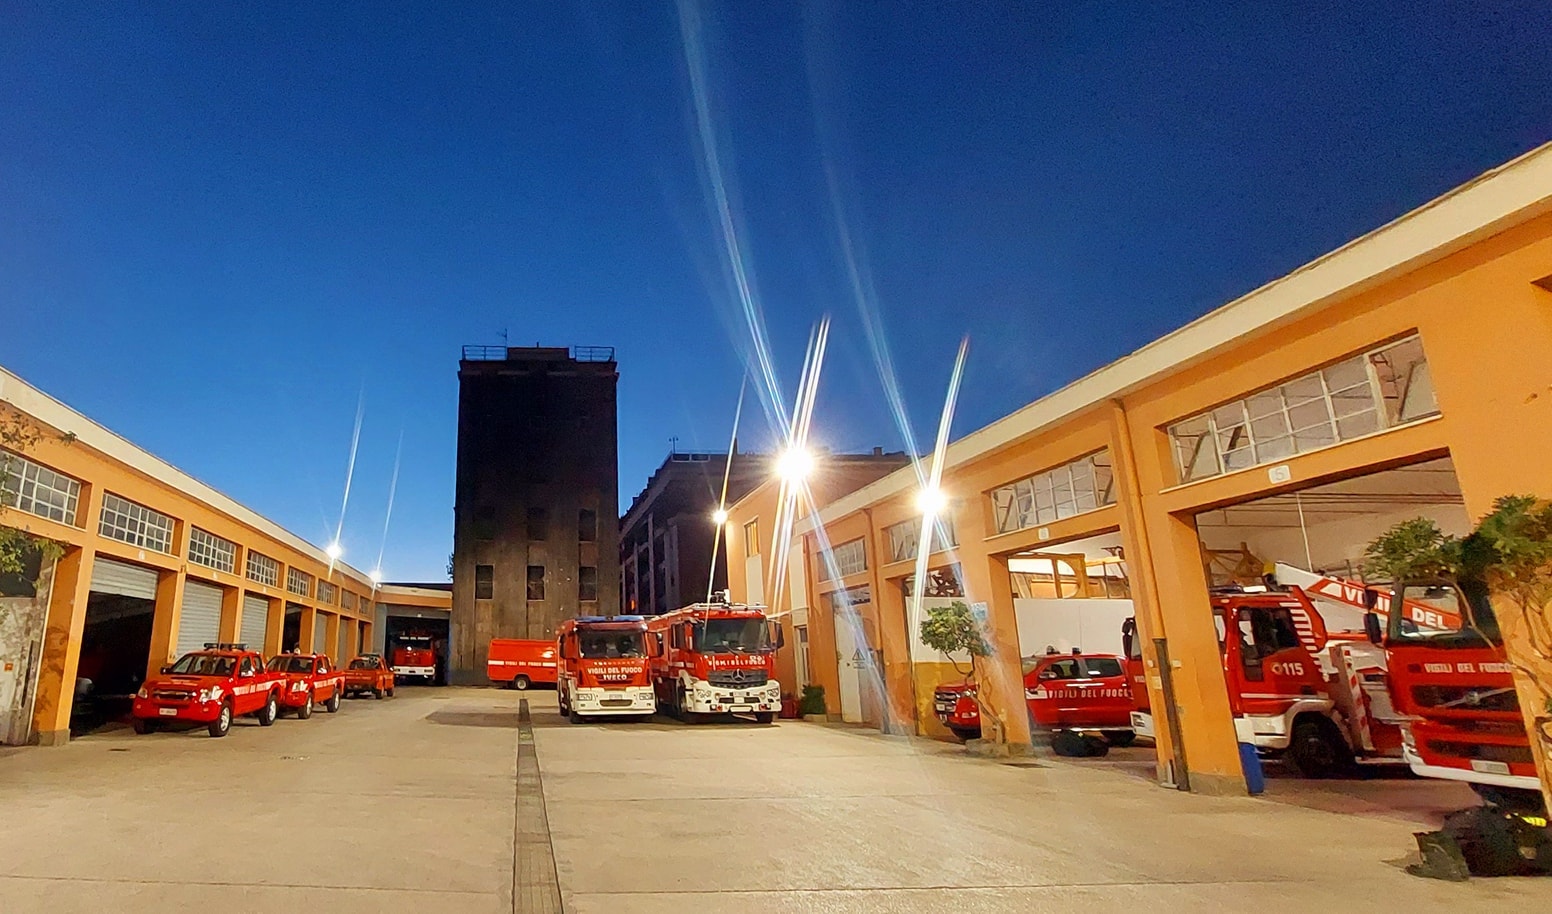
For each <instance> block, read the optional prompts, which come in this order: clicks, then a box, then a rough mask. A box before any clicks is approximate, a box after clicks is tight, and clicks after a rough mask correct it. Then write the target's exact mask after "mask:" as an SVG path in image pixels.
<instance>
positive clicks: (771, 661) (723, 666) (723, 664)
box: [691, 654, 776, 679]
mask: <svg viewBox="0 0 1552 914" xmlns="http://www.w3.org/2000/svg"><path fill="white" fill-rule="evenodd" d="M712 670H717V671H719V672H721V671H724V670H764V671H765V672H766V674H767V675H771V674H773V673H774V672H775V671H776V659H775V655H774V654H696V655H695V662H694V664H693V669H692V670H691V673H692V674H693V675H694V676H695V677H696V678H697V679H705V678H706V676H707V674H708V673H710V672H711V671H712Z"/></svg>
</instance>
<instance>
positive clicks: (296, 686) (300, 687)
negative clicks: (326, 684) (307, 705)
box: [291, 679, 307, 692]
mask: <svg viewBox="0 0 1552 914" xmlns="http://www.w3.org/2000/svg"><path fill="white" fill-rule="evenodd" d="M291 691H293V692H305V691H307V683H305V682H303V681H302V680H300V679H298V680H297V681H296V682H293V683H291Z"/></svg>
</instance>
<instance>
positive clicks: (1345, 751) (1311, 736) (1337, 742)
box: [1283, 716, 1357, 780]
mask: <svg viewBox="0 0 1552 914" xmlns="http://www.w3.org/2000/svg"><path fill="white" fill-rule="evenodd" d="M1283 758H1285V759H1287V761H1288V765H1289V767H1291V768H1292V769H1293V770H1294V772H1296V773H1297V774H1298V775H1299V776H1300V777H1305V778H1310V779H1311V780H1320V779H1324V778H1334V777H1341V776H1342V775H1344V774H1347V773H1349V772H1351V771H1352V769H1353V767H1354V766H1355V765H1356V764H1357V762H1356V761H1355V760H1354V759H1353V751H1352V750H1351V749H1349V748H1348V746H1347V741H1346V740H1344V739H1342V733H1341V731H1340V730H1338V729H1337V728H1336V724H1333V723H1332V722H1331V721H1329V720H1327V719H1326V718H1324V717H1314V716H1304V717H1299V718H1295V720H1294V722H1293V736H1292V737H1291V738H1290V739H1289V741H1288V751H1287V752H1286V753H1284V754H1283Z"/></svg>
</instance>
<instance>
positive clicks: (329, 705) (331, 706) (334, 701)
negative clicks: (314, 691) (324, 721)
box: [323, 689, 340, 714]
mask: <svg viewBox="0 0 1552 914" xmlns="http://www.w3.org/2000/svg"><path fill="white" fill-rule="evenodd" d="M339 705H340V694H339V689H335V690H334V694H332V695H330V696H329V700H328V701H326V702H324V703H323V709H324V710H325V711H328V712H329V713H330V714H334V713H337V712H338V711H339Z"/></svg>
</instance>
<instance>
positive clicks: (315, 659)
mask: <svg viewBox="0 0 1552 914" xmlns="http://www.w3.org/2000/svg"><path fill="white" fill-rule="evenodd" d="M269 670H270V672H271V673H279V674H280V675H282V676H284V677H285V678H286V688H285V691H283V692H281V693H280V710H281V711H282V712H284V711H295V712H296V716H297V718H298V719H300V720H306V719H307V718H309V717H312V716H313V708H314V707H315V706H316V705H319V704H322V705H323V707H324V710H326V711H328V712H329V713H330V714H333V713H334V712H335V711H338V710H339V708H340V697H341V696H342V695H344V694H345V674H343V673H341V672H340V671H339V670H337V669H335V668H334V665H333V664H331V663H330V662H329V656H328V655H327V654H281V655H279V656H278V657H271V658H270V660H269Z"/></svg>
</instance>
